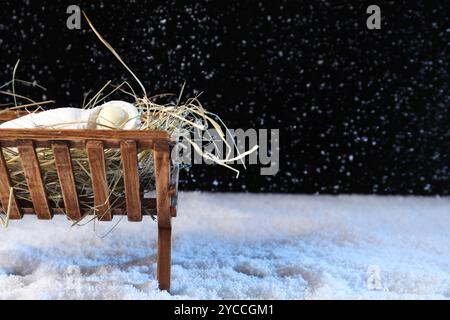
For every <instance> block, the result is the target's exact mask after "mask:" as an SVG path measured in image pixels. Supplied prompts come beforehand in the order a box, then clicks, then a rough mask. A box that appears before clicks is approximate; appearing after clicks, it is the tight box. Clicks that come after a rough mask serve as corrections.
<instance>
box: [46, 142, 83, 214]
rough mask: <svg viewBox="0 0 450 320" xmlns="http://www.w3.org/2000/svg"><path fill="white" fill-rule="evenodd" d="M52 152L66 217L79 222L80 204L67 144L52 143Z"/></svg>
mask: <svg viewBox="0 0 450 320" xmlns="http://www.w3.org/2000/svg"><path fill="white" fill-rule="evenodd" d="M52 150H53V155H54V156H55V166H56V171H57V172H58V178H59V183H60V186H61V192H62V195H63V200H64V208H65V210H66V215H67V217H68V218H69V219H70V220H79V219H80V218H81V211H80V203H79V201H78V194H77V188H76V182H75V177H74V174H73V166H72V158H71V156H70V150H69V147H68V144H67V142H64V141H59V142H53V143H52Z"/></svg>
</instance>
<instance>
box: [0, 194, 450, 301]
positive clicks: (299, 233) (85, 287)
mask: <svg viewBox="0 0 450 320" xmlns="http://www.w3.org/2000/svg"><path fill="white" fill-rule="evenodd" d="M178 212H179V214H178V217H177V218H175V219H174V220H173V222H174V232H173V234H174V238H173V257H172V259H173V261H172V263H173V266H172V291H171V293H170V294H169V293H167V292H165V291H164V292H161V291H159V290H158V286H157V282H156V280H155V268H156V261H155V258H156V256H155V254H156V250H155V243H156V223H154V222H153V221H151V220H150V218H146V219H144V222H143V223H129V222H127V221H126V219H123V221H121V222H120V223H119V224H118V226H117V227H116V228H115V229H114V230H113V231H112V233H110V234H109V235H108V236H107V237H106V238H101V237H100V236H101V235H102V234H104V233H105V232H107V231H108V230H109V229H110V228H111V227H112V226H113V225H114V222H113V223H101V224H100V226H99V228H98V229H97V230H96V231H95V232H93V230H92V227H91V226H86V227H83V228H78V227H74V228H70V224H69V222H68V221H67V220H66V219H65V217H55V218H54V219H53V221H39V220H37V219H36V218H35V217H30V216H27V217H25V218H24V219H23V220H22V221H20V222H17V221H12V222H11V223H10V227H9V228H8V229H6V230H5V229H2V230H0V298H1V299H248V298H255V299H331V298H337V299H403V298H413V299H416V298H418V299H422V298H430V299H449V298H450V198H432V197H381V196H302V195H268V194H259V195H250V194H207V193H181V194H180V207H179V210H178ZM117 219H119V218H115V221H117Z"/></svg>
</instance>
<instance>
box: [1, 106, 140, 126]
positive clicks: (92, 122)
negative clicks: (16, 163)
mask: <svg viewBox="0 0 450 320" xmlns="http://www.w3.org/2000/svg"><path fill="white" fill-rule="evenodd" d="M111 105H114V106H120V108H122V109H123V110H124V111H125V112H126V113H127V114H128V118H129V120H128V121H127V123H126V124H125V125H124V127H123V129H128V130H130V129H137V128H138V127H139V125H140V114H139V111H138V110H137V108H136V107H135V106H133V105H132V104H130V103H128V102H124V101H117V100H116V101H109V102H107V103H104V104H102V105H100V106H97V107H95V108H92V109H78V108H58V109H53V110H47V111H42V112H35V113H30V114H28V115H25V116H22V117H20V118H17V119H14V120H10V121H7V122H4V123H2V124H0V128H2V129H6V128H9V129H24V128H30V129H32V128H47V129H96V128H98V129H104V127H101V126H97V122H96V121H97V117H98V114H99V112H100V110H101V109H102V108H104V107H105V106H111Z"/></svg>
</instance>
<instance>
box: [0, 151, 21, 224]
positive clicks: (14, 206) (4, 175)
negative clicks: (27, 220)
mask: <svg viewBox="0 0 450 320" xmlns="http://www.w3.org/2000/svg"><path fill="white" fill-rule="evenodd" d="M11 187H12V183H11V177H10V175H9V172H8V167H7V165H6V161H5V158H4V156H3V152H2V150H1V149H0V202H1V203H2V206H3V208H4V209H5V214H6V211H7V210H8V209H9V218H10V219H22V216H23V213H22V210H21V209H20V207H19V205H18V203H17V199H16V196H15V194H14V191H13V193H12V198H11V206H10V207H9V208H8V205H9V200H10V199H9V198H10V188H11Z"/></svg>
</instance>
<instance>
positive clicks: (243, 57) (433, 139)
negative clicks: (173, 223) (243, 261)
mask: <svg viewBox="0 0 450 320" xmlns="http://www.w3.org/2000/svg"><path fill="white" fill-rule="evenodd" d="M69 4H77V5H79V6H80V7H81V9H83V10H85V11H86V13H87V14H88V15H89V17H90V19H91V20H92V21H93V23H94V24H95V26H96V27H97V29H98V30H99V32H100V33H101V34H102V35H103V36H104V37H105V38H106V39H107V40H108V41H109V42H110V43H111V44H112V46H113V47H114V48H115V49H116V50H117V51H118V52H119V53H120V54H121V56H122V58H123V59H124V60H125V61H126V63H127V64H128V65H129V66H130V67H131V68H132V70H133V71H134V72H135V73H136V74H137V75H138V77H139V78H140V79H141V80H142V81H143V83H144V85H145V87H146V89H147V91H148V93H149V94H150V95H152V94H157V93H165V92H174V93H177V92H179V90H180V88H181V86H182V84H183V82H184V81H186V83H187V86H186V95H187V96H191V95H193V94H195V93H196V92H199V91H203V92H204V93H203V95H202V98H201V101H202V102H203V104H204V106H205V108H207V109H209V110H210V111H213V112H215V113H217V114H219V115H221V117H222V119H223V120H224V121H225V122H226V123H227V124H228V126H229V127H230V128H243V129H248V128H256V129H258V128H269V129H270V128H279V129H280V155H281V157H280V171H279V172H278V174H277V175H276V176H273V177H272V176H260V175H259V167H258V166H257V165H254V166H250V167H249V169H248V170H247V171H243V172H241V177H240V178H239V179H235V178H234V173H233V172H231V171H228V170H226V169H224V168H221V167H217V166H194V167H192V168H191V169H190V170H189V171H186V172H184V173H183V174H182V180H183V185H182V188H183V189H199V190H224V191H251V192H302V193H316V192H319V193H379V194H441V195H448V194H449V186H450V169H449V159H448V153H449V150H450V145H449V138H450V130H449V123H450V122H449V121H450V119H449V91H448V80H449V78H448V68H449V59H448V47H449V28H450V24H449V19H448V17H447V14H448V12H449V11H450V10H449V9H450V8H449V6H448V2H445V1H415V2H414V3H413V2H407V1H389V2H387V1H377V2H376V3H374V4H377V5H379V6H380V7H381V16H382V28H381V30H368V29H367V28H366V19H367V17H368V14H366V8H367V6H368V5H369V4H370V3H367V4H363V3H362V2H357V1H292V0H284V1H198V2H181V1H121V2H120V3H119V2H118V1H75V0H74V1H68V2H67V1H66V2H64V1H48V2H44V1H26V2H25V1H3V2H1V4H0V5H1V10H0V70H1V76H0V82H1V83H5V82H7V81H9V80H10V79H11V76H12V69H13V67H14V64H15V63H16V61H17V59H20V60H21V62H20V65H19V69H18V72H17V75H16V77H17V78H19V79H24V80H30V81H37V82H38V83H39V84H41V85H44V86H45V87H46V88H47V91H46V92H42V91H41V90H40V89H39V88H26V87H23V86H21V87H20V88H18V89H17V92H18V93H21V94H24V95H27V96H30V97H33V98H34V99H36V100H40V99H54V100H56V104H57V106H79V105H81V104H82V102H83V98H84V94H85V93H87V92H88V91H89V90H93V91H97V90H99V89H100V88H101V87H102V85H103V84H104V83H105V82H106V81H107V80H112V81H113V82H115V83H117V84H118V83H120V82H121V81H122V80H128V81H130V83H132V84H134V87H135V88H136V90H138V86H137V85H135V83H134V82H133V80H132V78H131V77H130V76H129V74H128V73H127V72H126V71H125V70H124V69H123V68H122V67H121V66H120V65H119V64H118V63H117V61H116V60H115V59H114V58H113V56H112V55H111V53H110V52H109V51H108V50H107V49H106V48H104V47H103V46H102V44H100V42H99V41H98V40H97V38H96V37H95V35H94V34H93V32H92V31H90V29H89V28H88V26H87V24H86V23H85V21H82V30H69V29H67V28H66V19H67V17H68V14H66V8H67V6H68V5H69ZM0 102H1V103H5V102H11V99H7V98H5V97H2V98H1V100H0Z"/></svg>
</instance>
